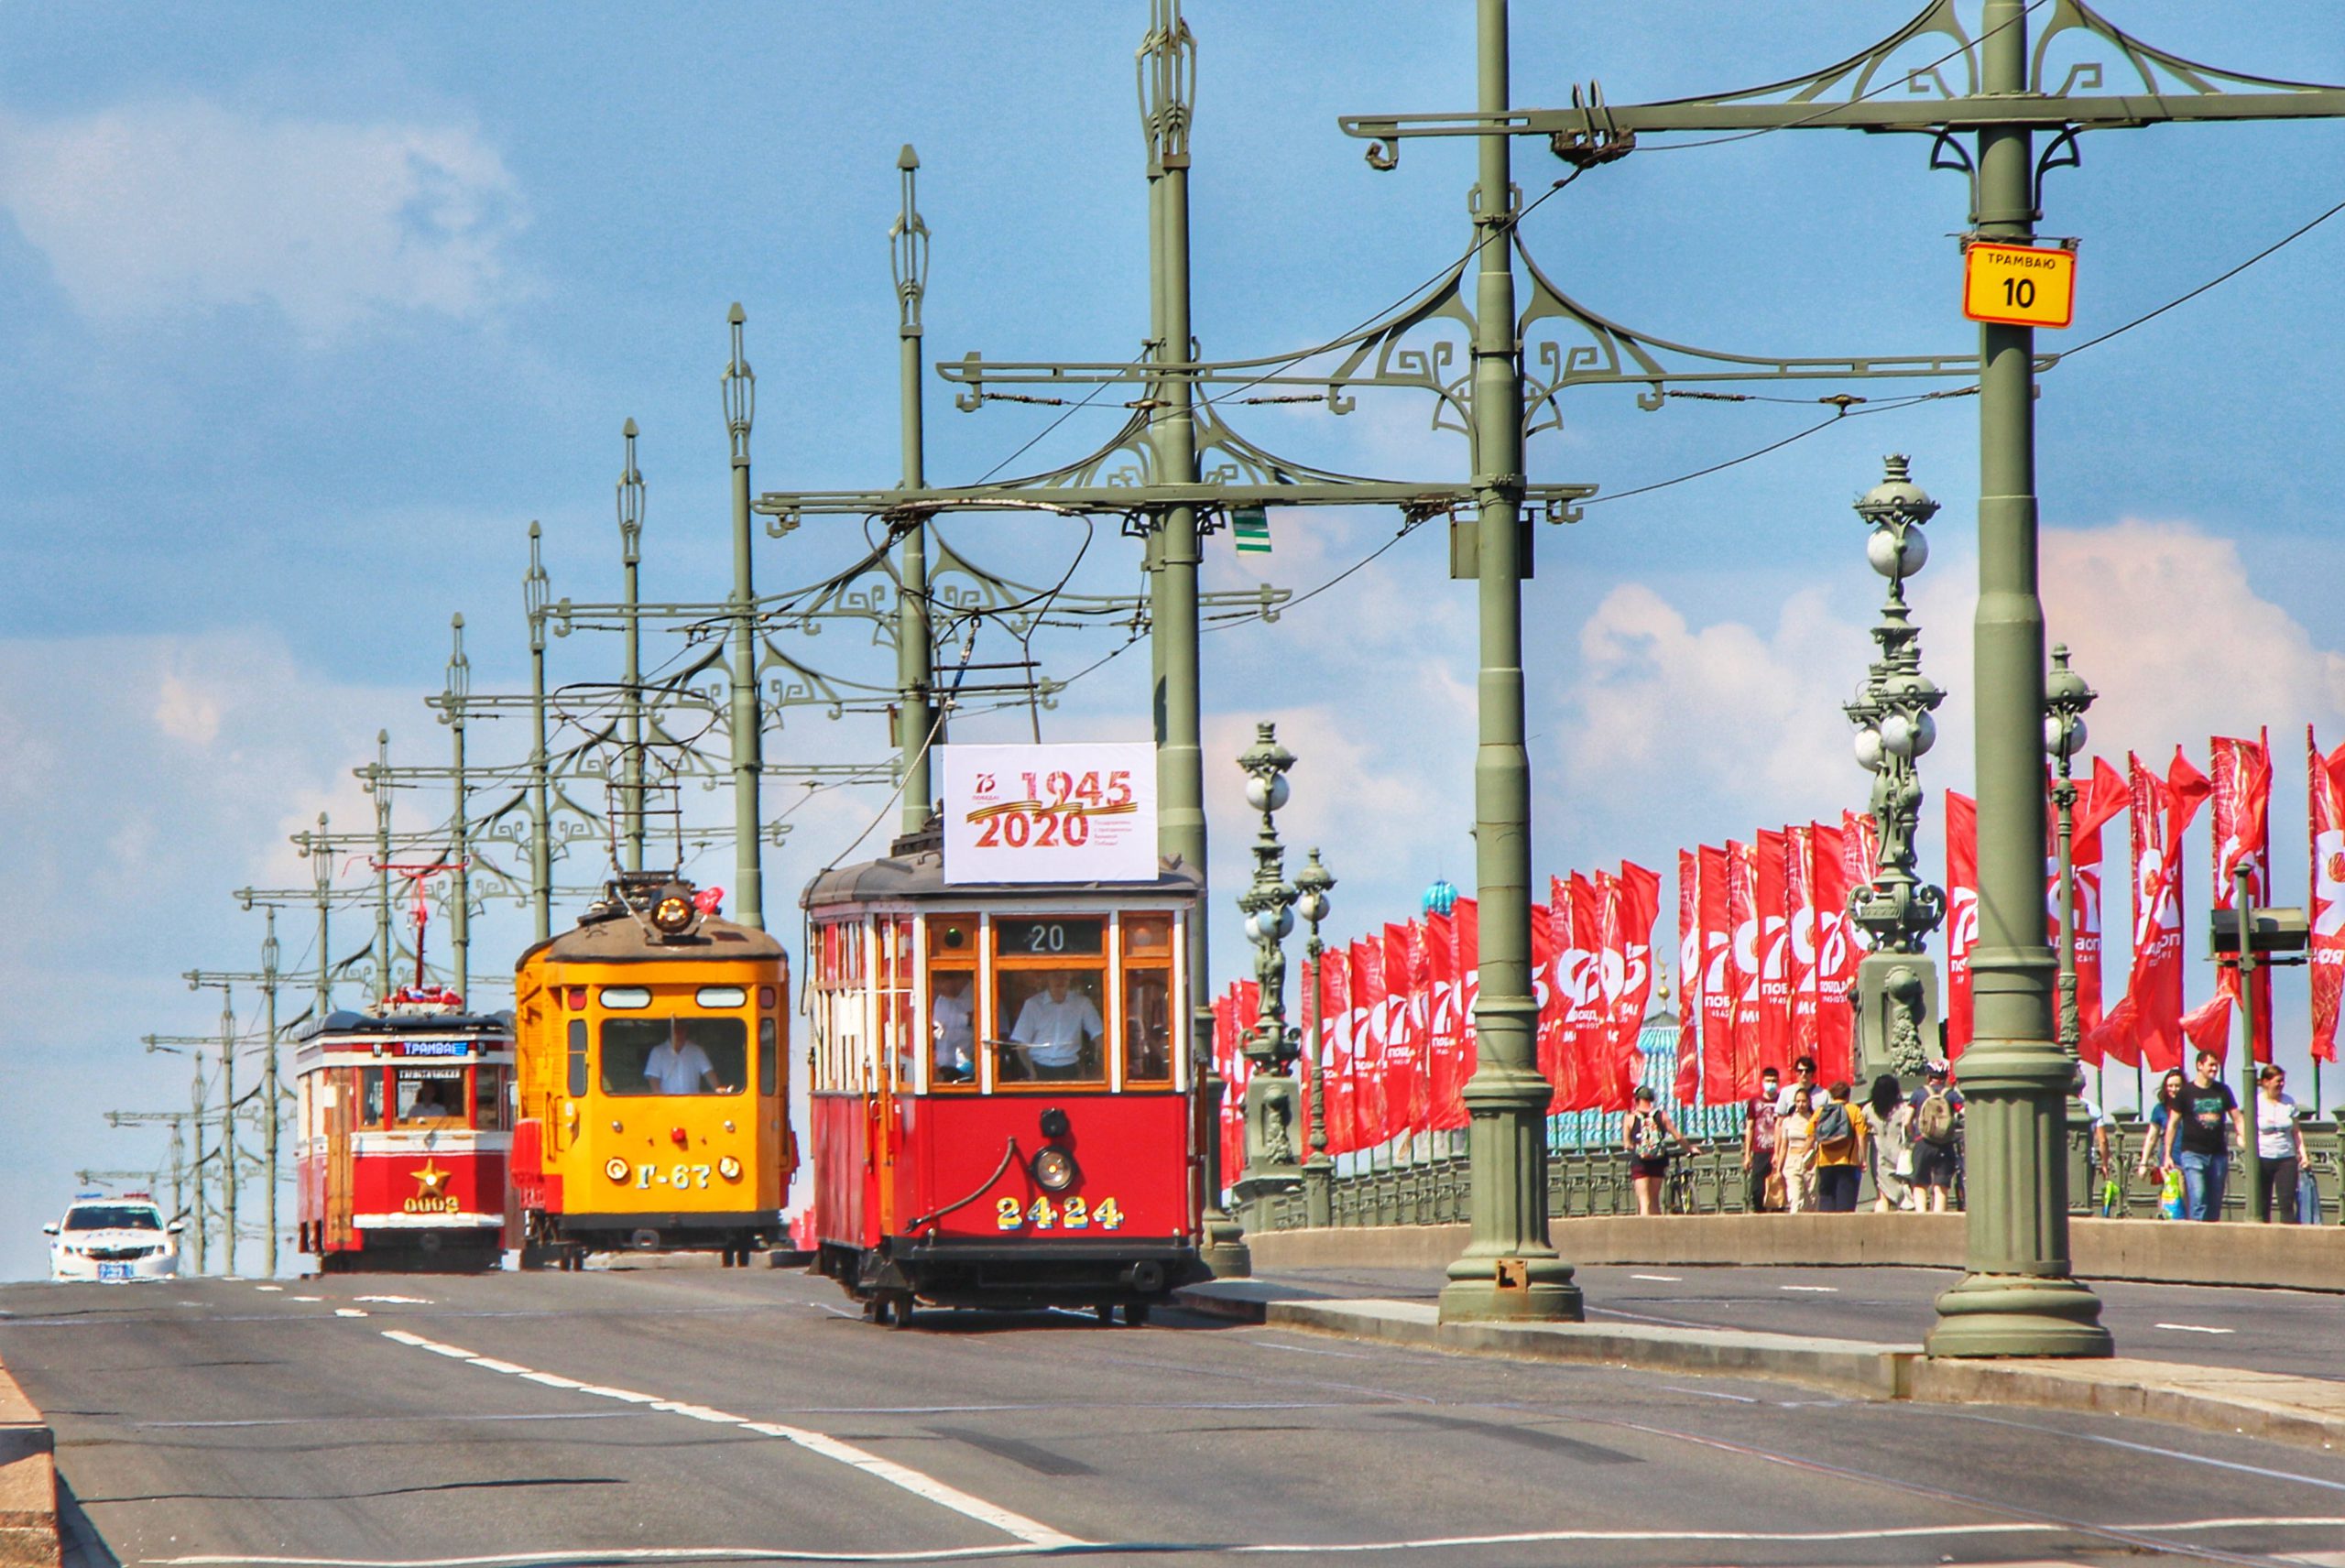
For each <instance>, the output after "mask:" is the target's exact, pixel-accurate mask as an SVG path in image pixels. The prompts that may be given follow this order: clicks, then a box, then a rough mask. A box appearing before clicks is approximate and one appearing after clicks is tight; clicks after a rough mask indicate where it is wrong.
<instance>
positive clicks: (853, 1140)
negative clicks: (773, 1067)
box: [804, 844, 1206, 1325]
mask: <svg viewBox="0 0 2345 1568" xmlns="http://www.w3.org/2000/svg"><path fill="white" fill-rule="evenodd" d="M1198 883H1199V879H1198V877H1197V876H1196V874H1195V873H1194V871H1192V870H1190V869H1188V868H1187V867H1184V866H1179V865H1177V864H1171V865H1166V866H1163V867H1162V868H1161V870H1160V874H1159V876H1158V877H1157V878H1156V879H1155V880H1154V881H1153V882H1141V883H1074V884H1068V883H1053V884H1049V885H1006V886H1005V885H996V886H987V887H965V886H953V885H948V884H946V883H945V881H944V880H943V860H942V857H941V855H939V853H938V852H937V851H936V850H934V849H927V848H913V847H911V845H910V844H903V845H900V846H899V853H898V854H896V855H891V856H890V857H889V858H887V859H884V860H875V861H869V862H867V863H865V864H863V865H860V866H845V867H842V868H841V869H839V870H836V871H831V872H826V873H824V874H823V876H821V877H817V878H815V880H814V881H813V883H812V884H811V885H809V887H807V889H806V894H805V898H804V905H805V909H806V911H807V918H808V931H807V967H808V969H809V971H810V975H809V983H808V985H807V986H806V990H805V997H806V1010H807V1012H808V1014H809V1018H810V1022H811V1025H812V1029H811V1033H812V1040H813V1049H812V1051H811V1057H812V1061H813V1086H812V1094H811V1100H812V1106H813V1150H814V1159H813V1164H814V1239H815V1244H816V1255H815V1263H814V1267H815V1268H816V1269H817V1270H818V1271H820V1272H822V1273H823V1274H827V1275H829V1276H830V1277H831V1278H833V1279H836V1280H837V1281H838V1282H839V1284H840V1285H841V1286H842V1287H843V1288H844V1289H845V1290H846V1292H847V1293H848V1294H849V1295H850V1296H852V1297H854V1298H855V1299H856V1300H857V1301H862V1302H863V1303H864V1304H865V1311H866V1312H867V1315H869V1316H871V1317H872V1318H874V1319H875V1320H878V1321H882V1322H884V1321H887V1319H888V1318H889V1316H890V1315H892V1316H893V1317H894V1319H895V1321H896V1322H897V1323H898V1324H899V1325H901V1324H902V1323H905V1322H907V1321H908V1319H909V1317H910V1314H911V1308H912V1304H913V1302H914V1301H921V1302H925V1303H932V1304H934V1305H937V1306H947V1307H1014V1308H1031V1307H1048V1306H1062V1307H1090V1308H1092V1309H1094V1310H1096V1312H1098V1313H1099V1315H1100V1317H1101V1318H1102V1320H1106V1319H1108V1318H1109V1317H1110V1316H1111V1315H1112V1314H1113V1312H1114V1311H1115V1309H1116V1308H1117V1307H1118V1306H1120V1307H1121V1308H1122V1309H1123V1312H1124V1317H1125V1321H1126V1322H1128V1323H1141V1322H1145V1321H1146V1319H1147V1316H1148V1312H1149V1309H1150V1308H1151V1306H1152V1305H1154V1304H1155V1303H1157V1302H1159V1301H1163V1300H1164V1299H1165V1298H1166V1297H1167V1296H1168V1295H1169V1294H1170V1293H1171V1292H1172V1290H1174V1289H1176V1288H1178V1287H1179V1286H1182V1285H1185V1284H1188V1283H1191V1282H1192V1281H1194V1280H1196V1279H1203V1278H1205V1272H1206V1271H1205V1268H1204V1266H1203V1265H1202V1264H1201V1262H1200V1261H1199V1258H1198V1255H1197V1243H1198V1223H1199V1217H1200V1208H1201V1203H1202V1199H1203V1192H1204V1189H1203V1185H1202V1182H1203V1171H1204V1164H1203V1160H1202V1150H1201V1145H1200V1142H1199V1138H1198V1131H1197V1118H1196V1116H1195V1109H1194V1105H1195V1103H1194V1098H1193V1088H1192V1084H1191V1081H1190V1063H1189V1053H1188V1051H1186V1050H1185V1049H1183V1046H1184V1043H1185V1042H1184V1038H1183V1030H1182V1029H1181V1028H1180V1024H1181V1021H1182V1019H1183V1014H1184V1012H1185V1010H1186V1009H1185V1005H1184V1004H1185V999H1186V997H1187V996H1188V977H1187V964H1188V920H1189V912H1190V911H1191V910H1192V909H1194V907H1195V905H1196V901H1197V896H1198Z"/></svg>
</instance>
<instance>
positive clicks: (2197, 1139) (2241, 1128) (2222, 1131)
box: [2165, 1051, 2247, 1220]
mask: <svg viewBox="0 0 2345 1568" xmlns="http://www.w3.org/2000/svg"><path fill="white" fill-rule="evenodd" d="M2195 1065H2196V1067H2197V1069H2198V1070H2197V1072H2196V1073H2193V1074H2192V1076H2191V1080H2190V1082H2189V1083H2186V1084H2184V1085H2183V1086H2182V1104H2181V1105H2180V1106H2178V1107H2177V1112H2178V1114H2176V1115H2175V1116H2168V1117H2167V1118H2166V1124H2165V1161H2166V1164H2167V1165H2168V1166H2169V1167H2179V1168H2180V1170H2181V1171H2182V1215H2183V1217H2184V1218H2185V1219H2193V1220H2215V1219H2220V1218H2222V1216H2223V1181H2224V1179H2225V1178H2226V1177H2228V1176H2229V1175H2230V1165H2231V1149H2232V1148H2233V1147H2234V1146H2237V1145H2241V1144H2243V1143H2244V1142H2245V1140H2246V1138H2247V1117H2246V1116H2243V1115H2242V1114H2241V1111H2240V1108H2239V1096H2238V1095H2236V1094H2232V1093H2231V1086H2230V1084H2228V1083H2224V1082H2223V1081H2222V1078H2221V1077H2220V1073H2219V1069H2220V1068H2221V1066H2222V1062H2221V1061H2220V1059H2219V1058H2218V1057H2217V1056H2216V1055H2215V1053H2214V1052H2213V1051H2200V1052H2199V1053H2198V1061H2197V1062H2196V1063H2195Z"/></svg>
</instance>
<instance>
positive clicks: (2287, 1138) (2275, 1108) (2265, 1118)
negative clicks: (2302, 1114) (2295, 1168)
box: [2255, 1091, 2296, 1160]
mask: <svg viewBox="0 0 2345 1568" xmlns="http://www.w3.org/2000/svg"><path fill="white" fill-rule="evenodd" d="M2255 1152H2256V1154H2257V1156H2258V1157H2259V1158H2262V1159H2264V1160H2294V1159H2295V1158H2296V1101H2295V1100H2293V1099H2291V1098H2290V1097H2289V1096H2288V1095H2286V1094H2283V1095H2281V1096H2280V1097H2279V1098H2278V1099H2277V1100H2267V1099H2265V1098H2264V1097H2263V1094H2262V1092H2260V1091H2259V1092H2258V1093H2257V1094H2256V1096H2255Z"/></svg>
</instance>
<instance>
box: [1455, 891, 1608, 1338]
mask: <svg viewBox="0 0 2345 1568" xmlns="http://www.w3.org/2000/svg"><path fill="white" fill-rule="evenodd" d="M1485 934H1486V935H1487V934H1488V933H1487V931H1485ZM1505 1014H1512V1015H1516V1016H1519V1017H1522V1018H1533V1017H1535V1016H1536V1005H1535V1004H1530V1003H1517V1004H1514V1005H1512V1006H1511V1007H1510V1006H1509V1005H1508V1004H1506V1003H1505V1002H1503V1001H1500V1002H1495V1003H1494V1002H1493V1001H1492V1000H1491V999H1490V998H1489V996H1488V994H1487V993H1486V994H1485V996H1484V998H1483V1003H1482V1007H1481V1010H1480V1014H1479V1016H1480V1017H1481V1018H1483V1025H1484V1038H1485V1039H1486V1040H1487V1039H1489V1038H1491V1036H1492V1035H1493V1034H1495V1033H1496V1031H1495V1030H1494V1029H1492V1028H1491V1025H1492V1024H1493V1023H1494V1022H1496V1021H1497V1020H1498V1018H1500V1016H1501V1015H1505ZM1553 1095H1554V1088H1553V1087H1552V1086H1551V1085H1550V1084H1549V1083H1547V1081H1546V1080H1545V1079H1543V1078H1542V1077H1541V1076H1540V1075H1539V1074H1538V1073H1536V1072H1532V1071H1529V1070H1527V1069H1525V1068H1521V1067H1515V1068H1509V1067H1506V1066H1502V1065H1501V1064H1500V1062H1498V1061H1496V1060H1491V1059H1485V1060H1484V1061H1483V1062H1481V1064H1480V1065H1479V1066H1478V1067H1477V1068H1476V1069H1475V1071H1474V1076H1473V1078H1472V1079H1471V1080H1470V1081H1469V1082H1468V1083H1467V1085H1466V1094H1465V1099H1466V1110H1467V1116H1469V1117H1470V1118H1471V1119H1470V1121H1469V1123H1468V1127H1467V1135H1466V1136H1467V1152H1468V1157H1469V1162H1470V1165H1471V1169H1472V1171H1473V1184H1474V1185H1473V1197H1472V1205H1473V1206H1472V1218H1473V1231H1472V1237H1471V1239H1470V1240H1469V1241H1468V1242H1467V1246H1466V1250H1465V1251H1464V1252H1462V1253H1460V1254H1459V1255H1458V1257H1457V1258H1456V1260H1455V1261H1453V1262H1452V1263H1451V1264H1450V1265H1449V1269H1448V1273H1449V1283H1448V1284H1446V1285H1445V1286H1443V1287H1442V1290H1441V1321H1442V1322H1443V1323H1578V1322H1580V1321H1581V1320H1582V1319H1583V1318H1584V1317H1585V1316H1586V1315H1587V1314H1586V1310H1585V1307H1584V1304H1583V1302H1582V1301H1581V1297H1580V1290H1579V1287H1578V1286H1577V1285H1576V1284H1574V1283H1572V1266H1571V1265H1570V1264H1568V1263H1566V1262H1565V1261H1564V1259H1563V1258H1561V1257H1560V1256H1558V1255H1557V1253H1556V1251H1555V1248H1554V1245H1553V1244H1552V1243H1551V1242H1549V1241H1548V1239H1547V1204H1546V1198H1547V1120H1546V1111H1547V1104H1548V1101H1549V1100H1550V1099H1551V1098H1552V1097H1553Z"/></svg>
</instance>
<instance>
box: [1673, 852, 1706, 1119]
mask: <svg viewBox="0 0 2345 1568" xmlns="http://www.w3.org/2000/svg"><path fill="white" fill-rule="evenodd" d="M1701 866H1702V863H1701V860H1700V858H1699V857H1698V856H1696V855H1695V853H1694V852H1693V851H1692V850H1690V849H1681V850H1679V851H1678V852H1677V1083H1676V1094H1677V1103H1678V1104H1679V1105H1698V1104H1700V1103H1701V1101H1702V1049H1701V1047H1702V887H1701V877H1702V870H1701Z"/></svg>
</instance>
